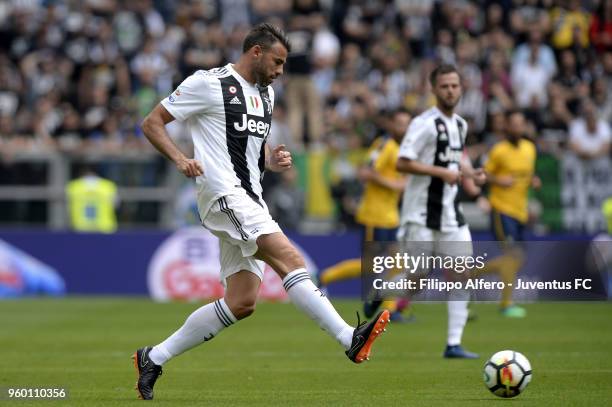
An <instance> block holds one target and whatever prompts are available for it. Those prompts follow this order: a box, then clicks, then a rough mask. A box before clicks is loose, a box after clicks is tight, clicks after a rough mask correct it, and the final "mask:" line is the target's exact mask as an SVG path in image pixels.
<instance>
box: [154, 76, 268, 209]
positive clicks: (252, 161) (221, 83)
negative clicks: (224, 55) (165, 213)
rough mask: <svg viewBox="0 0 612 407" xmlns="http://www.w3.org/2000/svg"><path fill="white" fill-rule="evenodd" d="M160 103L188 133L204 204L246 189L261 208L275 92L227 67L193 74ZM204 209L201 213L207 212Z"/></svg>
mask: <svg viewBox="0 0 612 407" xmlns="http://www.w3.org/2000/svg"><path fill="white" fill-rule="evenodd" d="M161 103H162V105H163V106H164V107H165V108H166V110H168V112H169V113H170V114H171V115H172V116H173V117H174V118H175V119H177V120H182V121H186V123H187V125H188V127H189V130H190V133H191V135H192V138H193V145H194V149H195V159H196V160H198V161H199V162H200V163H201V164H202V165H203V167H204V174H203V175H202V176H200V177H198V178H197V179H196V182H197V183H198V186H199V194H200V196H201V197H202V196H203V197H204V199H203V201H205V202H208V203H209V205H211V204H212V202H214V201H215V200H216V199H218V198H220V197H221V196H224V195H228V194H231V193H235V192H236V188H242V189H243V190H244V191H246V193H247V194H248V195H249V196H250V197H251V198H252V199H253V200H254V201H256V202H258V203H261V202H262V197H261V192H262V188H261V177H262V174H263V171H264V162H265V151H264V148H265V142H266V139H267V137H268V135H269V134H270V126H271V122H272V109H273V107H274V91H273V90H272V87H270V86H268V87H265V88H260V87H259V86H257V85H254V84H251V83H249V82H247V81H246V80H245V79H244V78H242V77H241V76H240V75H239V74H238V73H237V72H236V71H235V70H234V68H233V67H232V65H231V64H228V65H226V66H224V67H220V68H215V69H211V70H209V71H203V70H201V71H197V72H195V73H194V74H193V75H191V76H189V77H188V78H187V79H185V80H184V81H183V83H181V84H180V85H179V86H178V88H177V89H176V90H175V91H174V92H173V93H172V94H171V95H170V96H168V97H167V98H166V99H164V100H163V101H162V102H161ZM209 207H210V206H209ZM200 209H201V213H206V212H207V211H208V208H200Z"/></svg>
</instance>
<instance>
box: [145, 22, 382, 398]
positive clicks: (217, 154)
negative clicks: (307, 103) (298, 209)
mask: <svg viewBox="0 0 612 407" xmlns="http://www.w3.org/2000/svg"><path fill="white" fill-rule="evenodd" d="M289 51H290V44H289V42H288V40H287V38H286V37H285V34H284V33H283V32H282V31H281V30H279V29H278V28H276V27H274V26H272V25H270V24H260V25H258V26H257V27H255V28H253V29H252V30H251V31H250V32H249V34H248V35H247V37H246V38H245V41H244V44H243V54H242V56H241V57H240V59H239V60H238V62H237V63H236V64H228V65H226V66H224V67H219V68H215V69H211V70H209V71H197V72H195V73H194V74H193V75H191V76H190V77H188V78H187V79H185V81H183V83H181V84H180V85H179V87H178V88H177V89H176V90H175V91H174V92H173V93H172V94H171V95H170V96H168V97H167V98H166V99H164V100H163V101H162V102H161V103H160V104H159V105H157V106H156V107H155V109H154V110H153V111H152V112H151V113H150V114H149V115H148V116H147V118H145V120H144V122H143V125H142V128H143V131H144V133H145V135H146V137H147V138H148V139H149V141H150V142H151V143H152V144H153V145H154V146H155V147H156V148H157V149H158V150H159V151H160V152H161V153H163V154H164V155H165V156H166V157H168V158H169V159H170V160H172V161H173V162H174V163H175V164H176V166H177V168H178V170H179V171H180V172H181V173H183V174H184V175H186V176H187V177H195V178H196V183H197V186H198V188H197V189H198V210H199V213H200V217H201V219H202V224H203V225H204V226H205V227H206V228H207V229H209V230H211V232H212V233H214V234H215V235H216V236H217V237H219V241H220V249H221V250H220V251H221V279H222V282H223V283H224V285H225V287H226V290H225V296H224V297H223V298H221V299H219V300H217V301H214V302H212V303H209V304H207V305H204V306H203V307H201V308H199V309H197V310H196V311H195V312H193V313H192V314H191V315H190V316H189V317H188V318H187V320H186V321H185V323H184V324H183V326H182V327H181V328H180V329H178V330H177V331H176V332H175V333H174V334H172V335H171V336H170V337H168V338H167V339H166V340H164V341H163V342H161V343H160V344H158V345H157V346H155V347H152V348H151V347H144V348H141V349H138V350H137V351H136V353H135V355H134V362H135V366H136V369H137V370H138V377H139V378H138V384H137V390H138V393H139V396H140V397H141V398H144V399H152V398H153V386H154V384H155V381H156V380H157V378H158V377H159V375H160V374H161V365H163V364H164V363H166V362H167V361H168V360H170V359H171V358H173V357H175V356H178V355H180V354H181V353H183V352H185V351H187V350H189V349H191V348H193V347H195V346H197V345H199V344H201V343H203V342H206V341H208V340H210V339H212V338H213V337H214V336H216V335H217V334H218V333H219V331H221V330H222V329H224V328H227V327H229V326H230V325H232V324H234V323H235V322H237V321H238V320H240V319H243V318H246V317H248V316H249V315H251V314H252V313H253V311H254V310H255V301H256V299H257V293H258V291H259V286H260V284H261V281H262V277H263V262H266V263H268V264H269V265H270V266H271V267H272V268H273V269H274V270H275V271H276V273H278V275H279V276H280V277H281V278H282V279H283V285H284V287H285V289H286V290H287V293H288V294H289V298H290V299H291V301H292V302H293V303H294V304H295V305H296V306H297V307H298V308H299V309H300V310H302V311H303V312H305V313H306V314H308V315H309V316H310V317H311V318H312V319H313V320H315V321H316V322H317V323H318V324H319V326H320V327H321V328H322V329H324V330H325V331H326V332H327V333H328V334H329V335H331V336H332V337H334V338H335V339H336V340H337V341H338V342H339V343H340V344H341V345H342V346H343V347H344V348H345V349H346V352H345V353H346V355H347V356H348V357H349V359H350V360H352V361H353V362H355V363H361V362H362V361H364V360H367V358H368V357H369V355H370V348H371V346H372V343H373V341H374V340H375V339H376V337H377V336H378V335H380V334H381V333H382V331H383V329H384V327H385V326H386V324H387V322H388V321H389V313H388V311H384V312H381V313H379V314H378V315H377V316H376V317H375V318H374V319H372V321H371V322H369V323H363V324H361V325H359V326H358V327H357V328H353V327H352V326H350V325H348V324H347V323H346V322H345V321H344V320H343V319H342V318H341V317H340V315H338V313H337V312H336V310H335V309H334V307H333V306H332V304H331V303H330V302H329V300H328V299H327V298H326V297H325V296H323V295H322V293H321V292H320V291H319V290H318V289H317V287H316V286H315V285H314V284H313V283H312V281H311V280H310V277H309V274H308V273H307V271H306V269H305V264H304V259H303V257H302V255H301V254H300V253H299V252H298V251H297V250H296V249H295V247H294V246H293V245H292V244H291V243H290V241H289V239H287V237H286V236H285V235H284V234H283V233H282V231H281V230H280V228H279V227H278V225H277V224H276V222H275V221H274V220H273V219H272V217H271V216H270V214H269V212H268V208H267V206H266V204H265V202H264V201H263V199H262V196H261V192H262V188H261V184H260V180H261V177H262V175H263V172H264V170H266V169H267V170H270V171H277V172H279V171H284V170H287V169H289V168H291V165H292V162H291V154H290V153H289V152H288V151H285V147H284V146H283V145H280V146H277V147H276V148H274V149H272V150H270V148H269V147H268V146H267V145H266V139H267V137H268V135H269V133H270V123H271V120H272V109H273V106H274V91H273V90H272V87H271V86H270V84H271V83H272V81H273V80H274V79H275V78H276V77H278V76H279V75H281V74H282V73H283V65H284V64H285V61H286V59H287V54H288V52H289ZM175 119H176V120H181V121H185V122H186V124H187V126H188V128H189V130H190V132H191V136H192V138H193V144H194V150H195V157H194V158H193V159H190V158H187V157H185V155H184V154H183V153H182V152H181V151H180V150H179V149H178V148H177V147H176V145H175V144H174V143H173V142H172V140H171V139H170V138H169V137H168V134H167V132H166V130H165V125H166V124H167V123H169V122H171V121H172V120H175Z"/></svg>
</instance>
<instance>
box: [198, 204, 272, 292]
mask: <svg viewBox="0 0 612 407" xmlns="http://www.w3.org/2000/svg"><path fill="white" fill-rule="evenodd" d="M208 206H210V209H209V210H208V212H207V213H206V214H200V217H201V218H202V225H204V227H205V228H206V229H208V230H210V231H211V232H212V234H214V235H215V236H217V237H218V238H219V249H220V250H219V251H220V256H221V259H220V263H221V283H222V284H223V285H225V283H226V279H227V278H228V277H229V276H231V275H232V274H235V273H237V272H239V271H241V270H247V271H250V272H252V273H254V274H255V275H257V276H258V277H259V279H260V280H263V273H264V267H265V264H264V262H263V261H260V260H256V259H255V257H253V255H254V254H255V253H256V252H257V238H258V237H259V236H261V235H267V234H271V233H276V232H281V229H280V227H279V226H278V224H277V223H276V221H274V219H272V216H270V212H269V211H268V207H267V206H266V203H265V202H263V200H262V201H261V205H260V204H258V203H257V202H255V201H254V200H253V199H252V198H251V197H249V196H248V195H247V194H246V193H239V192H238V193H236V194H231V195H226V196H223V197H221V198H219V199H217V200H216V201H215V202H214V203H213V204H212V205H208ZM198 207H199V208H204V207H206V206H204V205H202V204H201V203H200V202H199V198H198Z"/></svg>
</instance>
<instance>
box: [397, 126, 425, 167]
mask: <svg viewBox="0 0 612 407" xmlns="http://www.w3.org/2000/svg"><path fill="white" fill-rule="evenodd" d="M428 123H429V122H428V121H427V120H424V119H423V118H421V117H416V118H414V120H412V122H410V126H408V130H406V134H405V135H404V138H403V139H402V144H401V145H400V151H399V156H400V157H401V158H407V159H409V160H417V159H419V157H421V155H422V153H423V149H424V148H425V146H427V144H428V143H431V140H430V139H431V137H432V132H431V131H429V126H428Z"/></svg>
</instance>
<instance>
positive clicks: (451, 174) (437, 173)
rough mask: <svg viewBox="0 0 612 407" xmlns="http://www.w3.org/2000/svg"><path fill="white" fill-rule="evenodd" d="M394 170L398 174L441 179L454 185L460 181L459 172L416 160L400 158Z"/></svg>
mask: <svg viewBox="0 0 612 407" xmlns="http://www.w3.org/2000/svg"><path fill="white" fill-rule="evenodd" d="M395 168H396V169H397V170H398V171H399V172H403V173H405V174H415V175H429V176H430V177H437V178H441V179H442V180H443V181H444V182H446V183H447V184H450V185H454V184H456V183H457V182H459V180H460V179H461V173H460V172H459V171H454V170H450V169H448V168H444V167H440V166H437V165H429V164H425V163H422V162H420V161H417V160H410V159H408V158H405V157H400V158H399V159H398V160H397V164H396V165H395Z"/></svg>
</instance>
